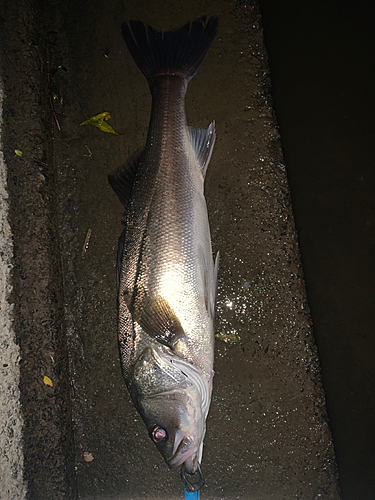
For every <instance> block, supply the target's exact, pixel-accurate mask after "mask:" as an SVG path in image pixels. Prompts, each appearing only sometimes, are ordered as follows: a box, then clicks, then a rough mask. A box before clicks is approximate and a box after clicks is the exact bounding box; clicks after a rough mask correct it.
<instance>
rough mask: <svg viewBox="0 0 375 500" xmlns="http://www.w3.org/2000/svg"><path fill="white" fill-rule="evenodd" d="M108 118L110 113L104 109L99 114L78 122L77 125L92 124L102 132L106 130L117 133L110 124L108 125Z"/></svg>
mask: <svg viewBox="0 0 375 500" xmlns="http://www.w3.org/2000/svg"><path fill="white" fill-rule="evenodd" d="M110 118H111V114H110V113H108V112H107V111H106V112H104V113H100V114H99V115H96V116H92V117H91V118H89V119H88V120H86V121H84V122H82V123H80V125H79V126H81V125H94V126H95V127H98V128H99V129H100V130H102V131H103V132H108V133H110V134H115V135H118V133H117V132H115V131H114V130H113V128H112V127H111V126H110V125H108V123H106V122H107V120H109V119H110Z"/></svg>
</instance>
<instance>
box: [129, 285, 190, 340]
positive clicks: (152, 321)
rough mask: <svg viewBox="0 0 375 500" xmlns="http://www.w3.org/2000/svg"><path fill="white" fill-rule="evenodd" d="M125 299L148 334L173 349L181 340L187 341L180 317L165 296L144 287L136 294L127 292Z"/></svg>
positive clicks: (135, 318) (133, 314)
mask: <svg viewBox="0 0 375 500" xmlns="http://www.w3.org/2000/svg"><path fill="white" fill-rule="evenodd" d="M124 299H125V301H126V303H127V306H128V308H129V310H130V312H131V314H132V316H133V320H134V321H136V322H137V323H138V324H139V326H140V327H141V328H142V329H143V330H144V331H145V332H146V333H147V335H149V336H150V337H152V338H154V339H155V340H157V341H158V342H160V343H161V344H163V345H165V346H167V347H169V348H170V349H172V350H174V349H175V347H176V344H177V343H178V342H179V341H180V340H183V341H186V335H185V332H184V330H183V328H182V326H181V323H180V321H179V319H178V318H177V316H176V314H175V313H174V311H173V309H172V307H171V306H170V304H169V303H168V302H167V301H166V300H165V299H164V298H163V297H160V296H154V295H150V294H149V293H148V291H147V290H145V289H144V288H142V289H138V290H137V293H136V294H130V293H128V294H125V295H124Z"/></svg>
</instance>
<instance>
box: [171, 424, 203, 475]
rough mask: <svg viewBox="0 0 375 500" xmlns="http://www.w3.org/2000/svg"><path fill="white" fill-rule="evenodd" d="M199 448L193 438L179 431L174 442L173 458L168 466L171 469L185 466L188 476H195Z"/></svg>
mask: <svg viewBox="0 0 375 500" xmlns="http://www.w3.org/2000/svg"><path fill="white" fill-rule="evenodd" d="M197 451H198V446H197V445H196V444H195V443H194V440H193V438H192V437H191V436H190V435H189V434H186V433H183V432H182V431H177V432H176V436H175V441H174V447H173V452H172V458H171V459H170V460H168V465H169V467H170V468H171V469H175V468H176V467H178V466H180V465H182V464H185V469H186V471H187V472H188V474H194V472H195V469H196V454H197Z"/></svg>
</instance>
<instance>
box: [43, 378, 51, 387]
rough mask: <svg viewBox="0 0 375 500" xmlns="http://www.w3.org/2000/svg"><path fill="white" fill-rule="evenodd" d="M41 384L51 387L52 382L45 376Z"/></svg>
mask: <svg viewBox="0 0 375 500" xmlns="http://www.w3.org/2000/svg"><path fill="white" fill-rule="evenodd" d="M43 382H44V383H45V384H46V385H49V386H50V387H53V382H52V380H51V379H50V378H49V377H47V376H45V377H44V379H43Z"/></svg>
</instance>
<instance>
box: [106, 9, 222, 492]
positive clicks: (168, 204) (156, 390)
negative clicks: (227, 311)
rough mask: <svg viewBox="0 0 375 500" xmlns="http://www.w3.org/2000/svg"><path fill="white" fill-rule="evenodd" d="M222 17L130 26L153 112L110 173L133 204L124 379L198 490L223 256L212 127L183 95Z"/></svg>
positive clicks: (124, 307)
mask: <svg viewBox="0 0 375 500" xmlns="http://www.w3.org/2000/svg"><path fill="white" fill-rule="evenodd" d="M217 24H218V22H217V19H216V18H210V19H208V21H206V18H205V17H203V18H201V19H197V20H196V21H193V22H191V23H188V24H186V25H185V26H183V27H182V28H180V29H179V30H177V31H170V32H164V33H161V32H159V31H157V30H155V29H154V28H151V27H150V26H145V25H144V24H143V23H141V22H139V21H131V22H130V23H129V24H124V25H123V26H122V30H123V36H124V39H125V42H126V44H127V46H128V48H129V51H130V53H131V54H132V56H133V59H134V61H135V62H136V64H137V65H138V67H139V68H140V70H141V71H142V73H143V74H144V76H145V77H146V78H147V81H148V83H149V86H150V90H151V94H152V110H151V118H150V125H149V129H148V134H147V140H146V145H145V147H144V148H143V149H141V150H139V151H136V152H135V153H134V154H133V155H132V156H131V157H130V158H129V159H128V160H127V162H126V163H125V164H124V165H123V166H121V167H120V168H118V169H117V170H116V171H115V172H114V173H113V174H111V175H110V176H109V182H110V184H111V186H112V187H113V189H114V191H115V193H116V194H117V195H118V197H119V199H120V201H121V202H122V204H123V205H124V207H125V214H124V230H123V232H122V235H121V237H120V239H119V248H118V259H117V264H118V267H117V280H118V309H119V322H118V340H119V349H120V358H121V364H122V371H123V376H124V379H125V382H126V385H127V387H128V390H129V392H130V395H131V398H132V400H133V402H134V405H135V406H136V408H137V410H138V412H139V413H140V415H141V417H142V419H143V421H144V422H145V424H146V427H147V429H148V432H149V435H150V437H151V439H152V440H153V441H154V442H155V444H156V446H157V448H158V450H159V451H160V453H161V454H162V456H163V457H164V459H165V461H166V462H167V464H168V466H169V467H171V468H176V467H179V466H181V465H182V468H181V477H182V479H183V481H184V483H185V486H186V487H187V488H188V489H189V490H190V491H196V490H198V489H200V488H201V487H202V486H203V483H204V479H203V474H202V471H201V467H200V464H201V460H202V451H203V439H204V435H205V430H206V418H207V414H208V410H209V406H210V401H211V393H212V378H213V373H214V372H213V360H214V314H215V301H216V290H217V271H218V257H216V261H215V263H214V261H213V257H212V248H211V238H210V230H209V224H208V215H207V208H206V203H205V198H204V193H203V190H204V177H205V174H206V170H207V166H208V163H209V161H210V158H211V154H212V150H213V146H214V142H215V129H214V123H211V125H210V126H209V127H208V129H207V130H206V129H197V128H192V127H188V126H187V124H186V115H185V94H186V90H187V85H188V83H189V81H190V80H191V78H192V77H193V76H194V75H195V73H196V71H197V69H198V67H199V65H200V64H201V62H202V61H203V59H204V57H205V55H206V53H207V51H208V49H209V47H210V45H211V43H212V41H213V39H214V37H215V35H216V31H217ZM193 475H195V476H194V477H192V476H193Z"/></svg>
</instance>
